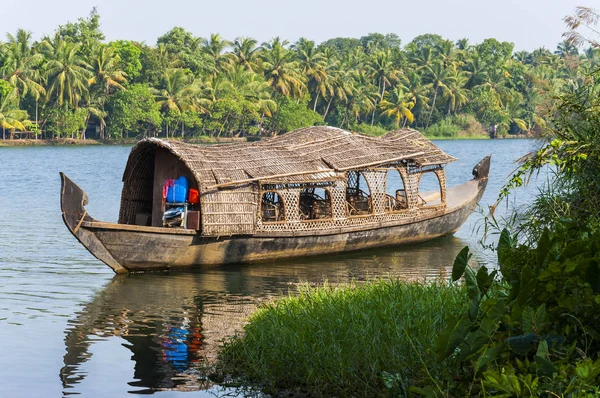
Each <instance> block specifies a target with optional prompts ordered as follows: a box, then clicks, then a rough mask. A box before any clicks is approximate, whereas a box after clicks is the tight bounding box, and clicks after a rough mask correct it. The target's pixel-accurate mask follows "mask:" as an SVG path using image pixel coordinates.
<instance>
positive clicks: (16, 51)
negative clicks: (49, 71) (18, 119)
mask: <svg viewBox="0 0 600 398" xmlns="http://www.w3.org/2000/svg"><path fill="white" fill-rule="evenodd" d="M7 39H8V40H7V43H6V45H5V46H4V54H3V55H4V56H3V59H2V63H1V64H0V65H1V67H0V76H1V77H2V78H3V79H4V80H6V81H7V82H8V83H10V85H11V86H13V88H14V95H15V96H16V97H17V98H18V99H19V100H21V99H22V98H23V97H25V96H26V95H27V94H31V95H32V96H33V97H34V98H35V99H36V100H38V99H39V98H40V96H41V95H44V94H45V93H46V90H45V89H44V87H43V86H42V85H41V84H40V82H41V74H40V69H39V68H40V65H41V63H42V61H43V60H44V57H43V55H42V54H39V53H36V52H34V51H33V49H32V47H31V44H30V40H31V32H27V31H25V30H23V29H19V30H17V33H16V35H14V36H13V35H11V34H10V33H9V34H7Z"/></svg>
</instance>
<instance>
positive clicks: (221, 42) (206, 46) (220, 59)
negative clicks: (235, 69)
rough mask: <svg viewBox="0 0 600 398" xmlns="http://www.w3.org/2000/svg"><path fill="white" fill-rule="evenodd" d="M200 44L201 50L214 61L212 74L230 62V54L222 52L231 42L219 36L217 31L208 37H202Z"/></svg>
mask: <svg viewBox="0 0 600 398" xmlns="http://www.w3.org/2000/svg"><path fill="white" fill-rule="evenodd" d="M201 46H202V52H203V53H204V54H206V55H208V56H209V58H210V59H211V60H212V62H213V63H214V69H213V72H212V73H213V74H216V73H219V72H220V71H222V70H224V69H225V68H226V67H227V66H228V65H230V64H231V61H232V57H231V54H224V51H225V49H226V48H227V47H229V46H231V42H230V41H229V40H225V39H223V38H221V36H220V35H219V34H218V33H213V34H211V35H210V38H208V39H202V45H201Z"/></svg>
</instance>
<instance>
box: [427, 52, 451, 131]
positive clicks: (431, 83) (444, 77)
mask: <svg viewBox="0 0 600 398" xmlns="http://www.w3.org/2000/svg"><path fill="white" fill-rule="evenodd" d="M451 79H452V76H450V74H449V73H448V69H446V68H444V66H443V65H442V63H441V62H440V61H436V62H434V63H433V65H428V66H427V67H426V68H425V74H424V80H425V81H427V82H428V87H430V88H431V89H432V90H433V101H432V103H431V110H430V112H429V117H428V118H427V125H426V126H425V128H428V127H429V124H430V123H431V116H432V115H433V110H434V109H435V102H436V100H437V96H438V93H439V92H440V90H441V91H442V93H446V92H448V91H449V89H448V82H449V80H451Z"/></svg>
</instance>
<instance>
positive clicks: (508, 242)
mask: <svg viewBox="0 0 600 398" xmlns="http://www.w3.org/2000/svg"><path fill="white" fill-rule="evenodd" d="M513 246H514V241H513V239H512V237H511V236H510V232H509V231H508V229H506V228H504V229H503V230H502V232H501V233H500V239H499V240H498V262H499V263H500V264H504V263H505V262H506V260H507V255H506V253H507V252H508V250H509V249H512V248H513Z"/></svg>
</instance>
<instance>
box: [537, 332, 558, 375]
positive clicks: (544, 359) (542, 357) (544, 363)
mask: <svg viewBox="0 0 600 398" xmlns="http://www.w3.org/2000/svg"><path fill="white" fill-rule="evenodd" d="M535 363H536V364H537V365H538V374H539V375H541V376H547V377H552V374H553V373H554V372H555V371H556V369H555V368H554V365H552V361H551V360H550V356H549V355H548V343H547V342H546V341H542V342H541V343H540V345H539V346H538V349H537V352H536V354H535Z"/></svg>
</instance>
